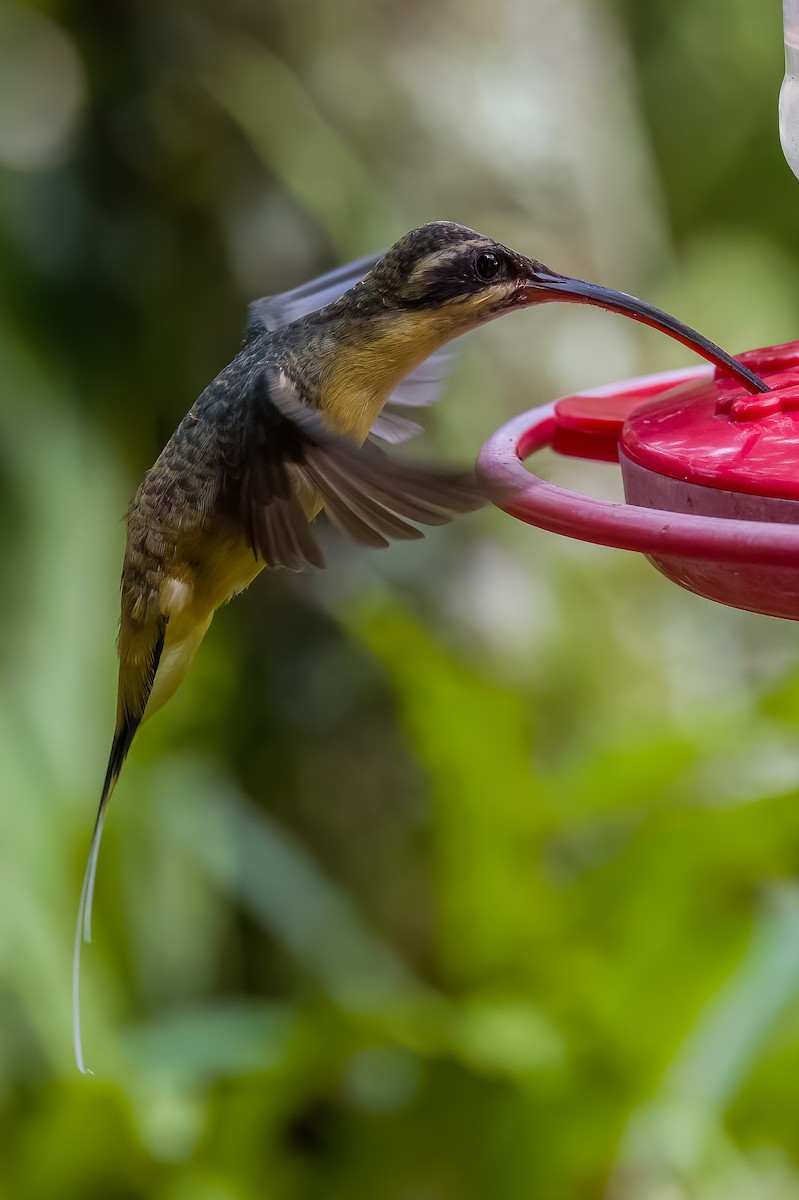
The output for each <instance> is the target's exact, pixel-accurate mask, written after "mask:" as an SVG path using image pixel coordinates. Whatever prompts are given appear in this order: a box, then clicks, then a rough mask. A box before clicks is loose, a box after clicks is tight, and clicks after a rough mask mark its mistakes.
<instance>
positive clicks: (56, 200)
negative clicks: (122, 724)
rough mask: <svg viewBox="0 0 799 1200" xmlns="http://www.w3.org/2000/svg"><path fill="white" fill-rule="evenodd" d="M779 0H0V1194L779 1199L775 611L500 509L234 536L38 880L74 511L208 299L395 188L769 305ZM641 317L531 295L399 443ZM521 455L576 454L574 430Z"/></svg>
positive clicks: (694, 313)
mask: <svg viewBox="0 0 799 1200" xmlns="http://www.w3.org/2000/svg"><path fill="white" fill-rule="evenodd" d="M780 33H781V25H780V13H779V5H778V4H777V3H776V2H775V3H773V4H769V5H767V4H751V3H750V2H749V0H730V2H729V3H728V4H726V5H725V6H720V5H718V4H716V3H714V2H713V0H650V2H649V3H646V4H642V3H636V0H615V2H614V0H603V2H600V0H594V2H590V0H495V2H493V3H492V4H490V5H489V4H484V3H480V0H465V2H464V0H426V2H425V3H424V4H422V3H413V2H410V3H405V4H402V5H400V4H395V5H391V4H387V3H380V2H378V0H374V2H373V3H369V2H368V0H337V3H335V4H331V3H329V2H328V3H325V2H323V0H301V2H299V3H298V2H297V0H270V2H269V3H266V4H255V3H254V0H228V2H227V3H225V4H222V3H219V2H218V0H217V2H212V0H162V2H161V3H159V4H157V5H155V4H148V3H146V2H145V0H120V2H119V3H114V4H106V5H102V4H93V3H91V2H90V0H47V2H43V3H41V4H40V5H31V6H28V7H21V6H19V5H6V4H5V3H3V4H2V5H0V260H1V261H2V270H0V377H1V378H2V387H0V500H1V501H2V507H1V509H0V522H2V537H3V587H2V625H1V626H0V656H1V657H0V663H1V664H2V677H1V678H0V712H1V713H2V718H1V719H0V781H2V782H1V783H0V911H2V914H3V917H2V923H1V924H0V1015H1V1017H2V1019H1V1020H0V1196H1V1197H3V1198H4V1200H5V1198H6V1197H7V1198H9V1200H27V1198H28V1197H30V1198H35V1200H39V1198H41V1197H45V1196H46V1197H51V1198H52V1200H62V1198H63V1200H92V1198H94V1197H97V1198H102V1200H134V1198H140V1197H147V1198H150V1197H152V1198H153V1200H306V1198H307V1200H311V1198H314V1200H316V1198H317V1197H324V1198H325V1200H345V1198H346V1200H356V1198H361V1197H363V1198H367V1197H368V1198H369V1200H372V1198H373V1197H379V1198H380V1200H486V1198H489V1197H491V1198H493V1197H502V1198H503V1200H528V1198H530V1200H532V1198H535V1200H578V1198H579V1200H597V1198H599V1197H603V1198H605V1197H607V1198H608V1200H682V1198H683V1197H684V1198H686V1200H688V1198H690V1200H738V1198H740V1200H760V1198H762V1200H789V1198H796V1197H799V1135H798V1134H797V1128H798V1126H797V1116H796V1114H797V1110H798V1109H799V1084H797V1079H799V886H798V885H797V872H798V871H799V795H798V794H797V780H798V779H799V741H798V740H797V733H798V729H797V726H798V725H799V646H798V645H797V636H796V630H795V629H794V627H793V626H792V625H790V624H788V623H780V622H777V621H770V620H768V619H765V618H758V617H755V616H752V615H747V614H744V613H738V612H734V611H731V610H722V609H719V608H716V607H714V606H712V605H711V604H709V603H707V602H705V601H702V600H700V599H697V598H696V597H693V596H690V595H688V594H685V593H681V592H680V591H679V590H678V589H676V588H675V587H673V586H671V585H670V584H668V583H667V582H666V581H665V580H663V579H661V578H660V577H659V576H658V575H657V574H656V573H655V572H654V571H652V570H651V568H650V567H648V566H647V564H646V563H645V562H644V561H643V560H642V559H638V558H634V557H632V556H625V555H623V554H621V553H614V552H612V551H605V550H597V549H594V548H587V547H583V546H579V545H576V544H571V543H567V542H561V541H558V540H556V539H555V538H553V537H550V536H548V535H545V534H538V533H536V532H534V531H532V530H529V529H527V528H523V527H521V526H520V525H517V524H515V523H514V522H512V521H511V520H510V519H509V518H507V517H504V516H503V515H502V514H500V513H499V512H488V513H481V514H477V515H476V516H474V517H470V518H468V519H464V520H463V521H461V522H459V523H458V524H457V525H456V526H455V527H453V528H451V529H448V530H442V531H433V532H432V533H431V534H430V536H429V537H428V538H427V540H426V541H425V542H424V543H421V544H418V545H412V546H398V547H394V548H392V549H391V550H390V551H387V552H385V553H383V554H373V555H371V556H370V555H369V554H367V553H363V552H360V551H357V550H355V549H354V548H351V547H348V546H346V545H342V544H341V543H340V542H338V541H336V540H335V538H333V537H332V536H331V537H330V538H329V540H328V555H329V558H330V560H331V566H330V568H329V570H328V571H327V572H326V573H324V574H318V575H315V576H310V575H309V576H307V577H302V576H301V577H294V576H291V577H289V576H286V575H281V574H275V575H274V576H262V577H261V578H260V579H259V580H258V581H257V582H256V584H255V585H254V586H253V587H252V588H251V589H250V591H249V592H248V593H247V594H246V595H245V596H244V597H242V598H241V599H240V600H238V601H237V602H236V603H235V604H234V605H232V606H231V607H230V608H229V609H227V610H225V611H224V612H223V613H221V614H220V615H219V616H218V618H217V620H216V622H215V624H214V628H213V630H212V631H211V634H210V635H209V637H208V639H207V640H206V643H205V645H204V646H203V650H202V653H201V655H200V656H199V659H198V662H197V664H196V667H195V670H194V672H193V674H192V676H191V677H190V679H189V680H188V681H187V683H186V684H185V685H184V687H183V689H182V690H181V692H180V693H179V694H178V696H177V697H176V698H175V700H174V701H173V702H172V704H171V705H170V706H169V707H168V708H167V709H166V710H165V711H164V712H163V713H161V714H159V716H158V718H157V720H155V721H153V722H152V723H151V724H148V725H147V726H146V727H145V729H144V730H143V731H142V733H141V735H140V737H139V738H138V739H137V742H136V745H135V748H134V751H133V753H132V756H131V759H130V761H129V764H128V766H127V768H126V771H125V773H124V775H123V778H122V782H121V784H120V787H119V789H118V791H117V794H116V796H115V798H114V803H113V806H112V809H111V812H110V818H109V823H108V829H107V834H106V840H105V845H104V847H103V855H102V858H101V862H100V873H99V877H98V893H97V910H96V922H95V925H96V928H95V942H94V944H93V946H92V947H91V948H90V950H89V951H88V952H87V954H86V956H85V979H84V991H85V1008H86V1012H85V1034H86V1042H87V1053H88V1057H89V1061H90V1062H91V1064H92V1065H93V1067H94V1069H95V1071H96V1076H95V1078H93V1079H83V1078H80V1077H78V1076H77V1075H76V1072H75V1070H74V1067H73V1065H72V1061H71V1042H70V1029H69V1022H70V1008H69V1003H70V995H69V972H70V954H71V940H72V927H73V921H74V916H75V908H76V904H77V894H78V889H79V884H80V877H81V873H82V870H83V864H84V859H85V854H86V850H87V844H88V836H89V832H90V827H91V822H92V820H93V817H94V805H95V800H96V797H97V795H98V792H99V784H100V781H101V778H102V774H103V771H104V768H105V755H106V753H107V747H108V743H109V741H110V735H111V727H112V722H113V705H114V692H115V659H114V649H113V641H114V633H115V622H116V602H117V593H116V585H117V578H118V573H119V567H120V562H121V555H122V548H123V536H124V531H123V526H122V524H121V522H120V519H119V518H120V515H121V514H122V513H123V512H124V510H125V507H126V504H127V502H128V499H129V497H130V496H131V494H132V493H133V491H134V490H135V487H136V485H137V483H138V480H139V479H140V477H141V475H142V473H143V471H144V470H145V469H146V467H147V466H148V465H149V464H150V462H151V461H152V460H153V459H154V457H155V455H156V454H157V452H158V450H159V448H160V446H161V445H162V444H163V442H164V440H165V439H166V437H167V436H168V435H169V433H170V432H171V430H172V428H173V427H174V425H175V424H176V423H177V421H178V419H179V418H180V416H181V415H182V413H183V412H184V411H185V410H186V409H187V408H188V407H189V405H190V404H191V402H192V401H193V399H194V397H195V396H196V395H197V394H198V392H199V391H200V390H201V389H202V388H203V387H204V386H205V384H206V383H207V382H208V381H209V379H210V378H212V376H213V375H214V374H215V373H216V371H217V370H219V369H220V368H221V367H222V366H223V365H224V364H225V362H227V361H228V360H229V358H230V357H231V356H232V354H233V352H234V350H235V348H236V346H237V343H238V339H239V337H240V333H241V329H242V327H243V321H244V315H245V306H246V302H247V300H248V299H251V298H253V297H255V296H257V295H259V294H262V293H264V292H272V291H277V290H280V289H281V288H283V287H288V286H291V285H292V284H295V283H297V282H299V281H301V280H303V279H305V278H308V277H310V276H311V275H313V274H314V273H316V272H317V271H320V270H323V269H325V268H327V267H329V266H331V265H333V264H334V263H336V262H339V261H342V260H343V259H346V258H347V257H351V256H354V255H356V254H360V253H366V252H368V251H371V250H373V249H375V248H376V247H378V246H381V245H387V244H389V243H390V242H391V241H392V240H393V239H394V238H395V237H397V236H398V235H399V234H401V233H402V232H404V231H405V230H406V229H408V228H410V227H412V226H413V225H415V224H418V223H421V222H422V221H424V220H429V219H433V218H440V217H446V218H450V219H455V220H460V221H464V222H466V223H468V224H470V225H473V226H475V227H478V228H480V229H481V230H484V231H485V232H486V233H490V234H493V235H495V236H497V237H499V238H501V239H503V240H505V241H507V242H509V243H510V244H512V245H514V246H516V247H518V248H519V249H520V250H523V251H526V252H528V253H530V254H532V255H534V256H535V257H537V258H540V259H542V260H543V261H544V262H547V263H549V264H550V265H551V266H553V267H555V268H557V269H559V270H561V271H564V272H570V273H573V274H578V275H581V276H583V277H588V278H593V279H596V280H598V281H601V282H603V283H606V284H608V285H611V286H616V287H620V288H623V289H624V290H627V291H631V292H635V293H638V294H639V295H643V296H645V297H646V298H647V299H651V300H652V301H654V302H655V303H658V304H660V305H662V306H663V307H667V308H669V309H671V310H672V311H674V312H676V313H677V314H678V315H680V316H681V317H683V318H684V319H685V320H687V321H689V322H690V323H691V324H693V325H695V326H698V327H699V328H701V329H702V330H703V331H705V332H706V333H707V334H708V335H709V336H711V337H713V338H714V339H715V340H717V341H719V342H721V343H723V344H725V345H727V346H729V347H730V348H731V349H744V348H747V347H750V346H755V345H758V344H767V343H772V342H778V341H783V340H788V339H791V338H794V337H796V336H799V284H797V266H799V221H797V211H799V210H797V198H798V197H799V190H797V189H798V188H799V184H797V182H796V180H794V179H793V177H792V176H791V174H790V172H789V170H788V168H787V167H786V166H785V164H784V163H783V161H782V157H781V153H780V149H779V143H778V137H777V127H776V103H777V93H778V90H779V84H780V81H781V77H782V47H781V39H780ZM686 360H687V356H686V352H684V351H682V350H680V349H679V348H677V347H675V346H673V345H671V344H665V343H664V342H663V340H662V339H660V338H658V337H656V336H655V335H654V334H652V333H651V332H650V331H647V330H643V329H641V328H639V327H637V326H633V325H629V326H628V325H627V324H625V323H623V322H621V321H620V320H618V319H614V318H610V317H607V316H604V315H602V314H599V313H597V312H595V311H588V310H581V309H579V308H575V309H569V308H567V307H563V308H555V307H549V308H547V309H545V310H541V311H540V312H534V313H532V314H526V315H523V316H520V317H515V318H513V319H512V320H511V319H509V320H508V321H507V322H501V323H499V324H498V325H496V326H495V327H492V328H490V329H487V330H484V331H482V332H481V333H479V334H477V335H474V336H472V337H471V338H470V339H468V340H467V343H466V344H464V346H463V355H462V356H461V358H460V359H459V362H458V364H457V366H456V369H455V371H454V374H453V378H452V382H451V385H450V386H449V388H448V391H447V394H446V397H445V399H444V400H443V401H442V404H441V406H440V407H439V409H438V410H437V412H436V413H435V414H433V423H434V429H433V430H432V432H431V435H430V438H429V442H428V446H429V448H430V449H431V450H432V451H434V452H437V453H438V454H439V455H442V454H443V455H448V456H450V457H451V458H452V459H454V460H459V461H468V460H470V459H471V458H473V457H474V455H475V454H476V452H477V450H478V448H479V446H480V444H481V442H482V441H483V439H484V438H485V437H486V436H487V435H488V434H489V433H490V432H491V431H492V430H493V429H494V428H495V427H496V426H497V425H498V424H499V423H500V422H501V421H502V420H503V419H504V418H506V417H507V416H510V415H511V414H513V413H514V412H517V411H521V410H522V409H524V408H529V407H530V406H532V405H534V404H536V403H540V402H544V401H545V400H548V399H551V398H552V397H554V396H556V395H558V394H563V393H564V392H568V391H569V390H572V389H575V388H578V387H582V386H589V385H594V384H599V383H602V382H605V381H608V380H611V379H615V378H621V377H624V376H626V375H630V374H636V373H640V372H643V371H647V370H656V369H661V368H667V367H671V366H674V365H678V364H679V363H681V362H684V361H686ZM548 469H549V471H550V474H551V475H552V477H554V478H557V479H561V480H569V481H570V482H573V483H574V484H576V485H577V486H579V487H582V488H584V489H586V490H593V491H599V492H601V493H602V494H617V488H618V484H617V481H616V480H615V476H614V473H613V471H612V470H611V469H610V468H607V469H605V468H599V467H597V468H590V469H589V468H588V467H581V466H579V465H575V464H565V463H562V462H557V461H556V460H554V459H552V460H550V461H549V463H548Z"/></svg>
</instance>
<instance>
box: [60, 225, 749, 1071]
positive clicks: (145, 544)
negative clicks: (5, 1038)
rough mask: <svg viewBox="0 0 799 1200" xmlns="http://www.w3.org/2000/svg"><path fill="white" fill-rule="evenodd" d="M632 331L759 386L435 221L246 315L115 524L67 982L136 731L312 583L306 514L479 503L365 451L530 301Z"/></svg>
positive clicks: (374, 534)
mask: <svg viewBox="0 0 799 1200" xmlns="http://www.w3.org/2000/svg"><path fill="white" fill-rule="evenodd" d="M557 300H560V301H567V302H571V303H577V304H592V305H597V306H599V307H601V308H604V309H607V310H610V311H612V312H618V313H623V314H624V315H626V316H628V317H631V318H633V319H634V320H637V321H642V322H644V323H646V324H647V325H650V326H652V327H653V328H655V329H659V330H661V331H662V332H664V333H667V334H668V335H669V336H671V337H673V338H676V339H677V340H678V341H680V342H682V343H684V344H685V345H686V346H689V347H691V348H692V349H694V350H696V351H697V352H698V353H699V354H701V355H703V356H704V357H705V358H707V359H709V360H710V361H711V362H714V363H716V364H717V365H718V366H719V367H720V368H721V369H722V370H724V371H725V372H727V373H729V375H731V376H732V377H734V378H735V379H737V380H738V381H739V382H740V383H741V384H742V385H743V386H744V387H745V388H746V389H747V390H749V391H765V390H768V389H767V385H766V384H764V383H763V382H762V380H760V379H758V377H757V376H756V375H753V374H752V372H750V371H749V370H748V369H747V368H746V367H744V366H743V365H742V364H740V363H739V362H737V361H736V360H735V359H734V358H732V357H731V356H730V355H728V354H726V353H725V352H724V351H723V350H722V349H720V348H719V347H718V346H716V345H714V344H713V343H712V342H709V341H708V340H707V339H706V338H704V337H703V336H702V335H701V334H699V333H697V332H696V331H694V330H692V329H690V328H689V327H688V326H686V325H684V324H682V322H680V321H678V320H677V319H676V318H674V317H672V316H670V315H669V314H667V313H664V312H661V311H660V310H658V309H656V308H653V307H652V306H651V305H648V304H645V303H644V302H643V301H641V300H638V299H636V298H635V297H633V296H628V295H626V294H624V293H622V292H615V291H612V290H610V289H608V288H604V287H600V286H598V285H595V284H591V283H586V282H583V281H582V280H578V279H572V278H569V277H568V276H564V275H559V274H558V273H557V272H555V271H552V270H550V269H549V268H548V267H545V266H544V265H543V264H542V263H540V262H537V261H535V260H534V259H531V258H528V257H526V256H524V255H523V254H519V253H517V252H516V251H514V250H511V249H509V248H508V247H507V246H504V245H502V244H500V243H499V242H496V241H494V240H492V239H491V238H488V237H485V236H483V235H482V234H480V233H476V232H475V231H474V230H472V229H468V228H466V227H464V226H462V225H458V224H454V223H452V222H449V221H436V222H432V223H430V224H427V225H423V226H422V227H421V228H419V229H414V230H412V231H411V232H410V233H407V234H405V236H404V237H402V238H400V240H399V241H398V242H396V243H395V244H394V245H393V246H392V247H391V248H390V249H389V250H388V251H387V252H386V253H385V254H376V255H372V256H369V257H367V258H362V259H359V260H357V261H356V262H353V263H350V264H349V265H347V266H344V267H340V268H338V269H337V270H335V271H332V272H330V273H329V274H327V275H324V276H322V277H321V278H319V279H316V280H313V281H311V282H310V283H307V284H304V285H303V286H301V287H299V288H296V289H295V290H294V291H291V292H286V293H283V294H281V295H276V296H267V297H263V298H262V299H260V300H256V301H255V302H254V303H252V304H251V305H250V307H249V319H248V322H247V326H246V332H245V337H244V341H243V345H242V346H241V348H240V350H239V351H238V353H237V354H236V356H235V357H234V358H233V359H232V361H231V362H230V363H229V364H228V365H227V366H226V367H225V368H224V369H223V370H222V371H221V372H220V373H219V375H217V377H216V378H215V379H214V380H213V382H212V383H210V384H209V385H208V387H207V388H206V389H205V391H204V392H203V393H202V395H201V396H200V397H199V398H198V399H197V400H196V402H195V403H194V404H193V406H192V408H191V409H190V410H189V412H188V413H187V415H186V416H185V417H184V418H183V420H182V421H181V422H180V424H179V425H178V427H177V429H176V430H175V432H174V434H173V435H172V437H171V438H170V439H169V441H168V442H167V444H166V446H165V447H164V449H163V451H162V452H161V454H160V455H159V457H158V459H157V460H156V462H155V464H154V465H153V466H152V467H151V468H150V470H149V471H148V472H147V474H146V475H145V477H144V480H143V482H142V484H141V486H140V487H139V490H138V491H137V493H136V495H135V497H134V499H133V502H132V503H131V505H130V508H129V509H128V513H127V545H126V550H125V557H124V564H123V568H122V581H121V616H120V625H119V638H118V652H119V685H118V697H117V714H116V725H115V729H114V735H113V740H112V743H111V751H110V755H109V759H108V766H107V770H106V775H105V781H104V783H103V788H102V792H101V795H100V803H99V807H98V811H97V816H96V821H95V826H94V832H93V836H92V841H91V846H90V850H89V856H88V862H87V866H86V873H85V876H84V881H83V887H82V890H81V900H80V909H79V914H78V925H77V929H76V937H75V954H74V964H73V1011H74V1048H75V1057H76V1062H77V1065H78V1067H79V1069H80V1070H81V1071H82V1072H85V1070H86V1068H85V1064H84V1060H83V1052H82V1045H81V1036H80V1017H79V974H80V971H79V965H80V945H81V940H82V939H83V940H85V941H90V940H91V913H92V900H93V892H94V882H95V875H96V869H97V858H98V854H99V847H100V840H101V835H102V830H103V823H104V818H105V812H106V808H107V805H108V801H109V799H110V796H111V793H112V791H113V789H114V786H115V784H116V781H117V779H118V777H119V773H120V771H121V769H122V765H123V763H124V761H125V757H126V755H127V753H128V750H129V749H130V746H131V743H132V741H133V738H134V736H135V734H136V731H137V730H138V728H139V726H140V724H141V723H142V721H144V720H145V719H147V718H148V717H150V716H151V715H152V714H153V713H154V712H156V710H157V709H159V708H161V706H162V705H163V704H165V703H166V701H167V700H169V698H170V697H171V696H172V695H173V693H174V692H175V690H176V688H177V687H178V686H179V684H180V683H181V681H182V680H183V678H184V677H185V675H186V672H187V671H188V669H189V667H190V666H191V662H192V660H193V658H194V655H195V653H196V652H197V649H198V647H199V645H200V643H201V642H202V640H203V638H204V637H205V634H206V633H207V631H208V627H209V625H210V624H211V621H212V619H213V616H214V613H215V612H216V610H217V609H218V608H219V607H220V606H221V605H223V604H225V603H227V602H228V601H229V600H231V599H232V598H233V597H234V596H235V595H237V594H238V593H239V592H241V591H243V590H244V589H245V588H246V587H247V586H248V585H249V584H250V583H251V582H252V581H253V579H255V577H256V576H257V575H258V574H259V573H260V572H261V571H263V570H264V569H266V568H270V569H273V570H274V569H276V568H280V567H282V568H286V569H288V570H291V571H298V570H302V569H304V568H305V567H308V566H314V567H322V566H323V565H324V560H323V557H322V552H321V549H320V547H319V544H318V541H317V539H316V537H315V535H314V531H313V528H312V522H313V520H314V518H315V517H316V516H317V515H318V513H319V512H320V511H321V510H324V511H325V512H326V513H327V516H328V517H329V519H330V521H331V522H332V523H333V525H335V526H337V527H338V529H339V530H340V531H342V532H343V533H344V534H346V535H348V536H349V537H351V538H353V539H354V540H355V541H356V542H360V543H362V544H364V545H366V546H373V547H384V546H386V545H388V543H389V541H390V540H393V539H411V538H418V537H421V536H422V532H421V530H420V529H419V525H429V526H433V525H440V524H443V523H445V522H446V521H448V520H450V519H451V518H452V517H454V516H455V515H456V514H458V513H462V512H467V511H470V510H472V509H475V508H477V507H479V506H480V505H481V504H483V503H485V502H486V501H487V500H489V499H490V498H491V497H490V495H489V494H488V492H487V489H486V485H484V484H482V483H481V481H480V480H478V478H477V477H476V475H475V473H474V471H473V470H463V469H458V468H453V467H444V466H440V465H432V466H431V465H424V466H422V465H415V464H412V463H408V462H401V461H398V460H395V459H394V458H392V457H391V456H389V455H387V454H386V453H384V452H383V451H382V450H380V449H378V448H377V447H376V446H375V445H374V439H375V438H379V439H382V440H383V441H386V442H388V443H398V442H402V441H405V440H406V439H408V438H409V437H411V436H413V435H415V434H416V433H418V432H419V431H420V426H419V425H418V424H417V423H416V422H414V421H413V420H411V419H410V418H409V416H408V410H409V409H410V410H411V412H412V411H413V409H414V408H417V407H419V406H423V405H426V404H429V403H431V402H432V401H433V400H434V399H435V397H436V395H437V393H438V390H439V386H440V383H441V381H442V379H443V375H444V363H445V359H446V357H447V355H446V353H445V349H444V348H445V347H446V346H447V344H448V343H449V342H450V341H452V339H454V338H456V337H458V336H460V335H461V334H464V333H467V332H468V331H470V330H473V329H475V328H477V327H478V326H481V325H484V324H486V323H487V322H488V321H491V320H494V319H495V318H498V317H500V316H502V315H504V314H505V313H510V312H516V311H518V310H520V309H523V308H528V307H531V306H534V305H536V304H541V303H545V302H548V301H557Z"/></svg>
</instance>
